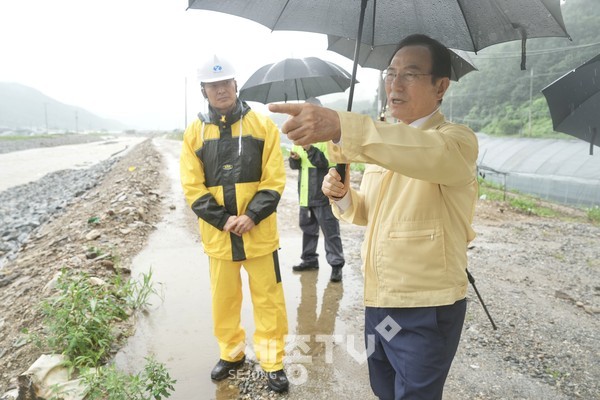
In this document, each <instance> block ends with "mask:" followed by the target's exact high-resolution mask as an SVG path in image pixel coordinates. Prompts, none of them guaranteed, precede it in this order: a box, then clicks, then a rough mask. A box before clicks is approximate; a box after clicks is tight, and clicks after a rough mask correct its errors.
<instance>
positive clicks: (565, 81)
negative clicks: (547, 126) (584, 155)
mask: <svg viewBox="0 0 600 400" xmlns="http://www.w3.org/2000/svg"><path fill="white" fill-rule="evenodd" d="M542 93H543V94H544V96H545V97H546V102H548V107H549V108H550V116H551V117H552V125H553V126H554V130H555V131H558V132H563V133H566V134H569V135H572V136H575V137H576V138H579V139H582V140H585V141H586V142H589V143H590V155H592V154H593V153H594V145H596V146H600V135H598V128H599V127H600V54H599V55H597V56H596V57H594V58H592V59H591V60H589V61H588V62H586V63H585V64H582V65H580V66H579V67H577V68H575V69H573V70H572V71H569V72H567V73H566V74H565V75H563V76H561V77H560V78H558V79H557V80H556V81H554V82H552V83H551V84H550V85H548V86H546V87H545V88H543V89H542Z"/></svg>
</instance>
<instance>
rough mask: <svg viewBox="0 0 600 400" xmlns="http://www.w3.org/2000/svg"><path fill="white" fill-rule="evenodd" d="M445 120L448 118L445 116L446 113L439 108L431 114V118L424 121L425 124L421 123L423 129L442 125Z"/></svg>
mask: <svg viewBox="0 0 600 400" xmlns="http://www.w3.org/2000/svg"><path fill="white" fill-rule="evenodd" d="M445 122H446V118H445V117H444V114H442V113H441V112H440V110H439V109H438V110H437V111H436V112H434V113H433V114H432V115H431V117H429V119H428V120H427V121H425V122H423V124H422V125H421V129H423V130H427V129H433V128H437V127H438V126H440V125H442V124H443V123H445Z"/></svg>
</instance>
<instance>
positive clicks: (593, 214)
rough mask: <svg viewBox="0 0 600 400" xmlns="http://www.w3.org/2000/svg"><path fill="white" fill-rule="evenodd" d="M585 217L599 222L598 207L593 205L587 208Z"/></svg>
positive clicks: (599, 210)
mask: <svg viewBox="0 0 600 400" xmlns="http://www.w3.org/2000/svg"><path fill="white" fill-rule="evenodd" d="M587 217H588V219H589V220H590V221H592V222H594V223H600V207H598V206H594V207H592V208H589V209H588V210H587Z"/></svg>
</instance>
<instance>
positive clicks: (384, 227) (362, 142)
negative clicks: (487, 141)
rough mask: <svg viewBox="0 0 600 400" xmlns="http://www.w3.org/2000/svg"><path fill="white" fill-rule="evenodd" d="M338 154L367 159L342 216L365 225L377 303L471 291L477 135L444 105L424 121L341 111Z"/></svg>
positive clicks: (371, 300) (420, 301)
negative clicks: (447, 114) (449, 116)
mask: <svg viewBox="0 0 600 400" xmlns="http://www.w3.org/2000/svg"><path fill="white" fill-rule="evenodd" d="M339 116H340V121H341V128H342V140H341V147H339V146H335V145H333V144H331V143H330V151H329V154H330V155H331V158H332V160H334V161H337V162H347V161H354V162H364V163H368V164H369V165H368V166H367V167H366V169H365V172H364V176H363V179H362V182H361V186H360V191H355V190H351V196H352V206H351V207H350V208H349V209H347V210H345V212H344V213H343V214H341V215H340V212H339V209H338V208H337V207H336V206H334V207H333V209H334V213H336V216H338V217H339V218H341V219H343V220H345V221H347V222H350V223H354V224H358V225H366V226H367V231H366V233H365V240H364V242H363V245H362V249H361V254H362V259H363V272H364V278H365V287H364V301H365V305H366V306H371V307H428V306H439V305H448V304H453V303H454V302H456V301H457V300H460V299H462V298H464V297H465V296H466V292H467V283H468V281H467V275H466V271H465V270H466V268H467V245H468V243H469V242H470V241H472V240H473V239H474V238H475V232H474V231H473V229H472V227H471V223H472V221H473V215H474V212H475V204H476V201H477V191H478V186H477V172H476V161H477V154H478V142H477V137H476V135H475V134H474V133H473V131H471V130H470V129H469V128H468V127H466V126H463V125H457V124H453V123H450V122H447V121H446V120H445V119H444V116H443V115H442V114H441V113H440V112H436V113H435V114H433V115H432V116H431V117H430V118H429V119H428V120H427V121H426V122H425V123H424V124H423V126H421V128H413V127H411V126H408V125H406V124H403V123H399V124H389V123H381V122H373V121H372V120H371V119H370V118H369V117H368V116H362V115H357V114H350V113H339Z"/></svg>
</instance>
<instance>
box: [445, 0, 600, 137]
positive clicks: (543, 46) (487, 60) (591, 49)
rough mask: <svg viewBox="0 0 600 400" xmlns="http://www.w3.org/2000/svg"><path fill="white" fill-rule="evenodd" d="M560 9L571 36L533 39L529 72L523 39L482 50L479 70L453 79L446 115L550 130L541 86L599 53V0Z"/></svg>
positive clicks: (570, 0) (522, 131)
mask: <svg viewBox="0 0 600 400" xmlns="http://www.w3.org/2000/svg"><path fill="white" fill-rule="evenodd" d="M561 9H562V14H563V18H564V22H565V26H566V28H567V32H568V33H569V34H570V35H571V38H572V39H573V41H569V40H568V39H565V38H538V39H529V40H528V41H527V70H525V71H521V70H520V64H521V43H520V42H510V43H504V44H498V45H494V46H491V47H489V48H487V49H484V50H482V51H480V52H479V53H478V54H477V55H476V56H474V57H473V61H474V63H475V65H476V66H477V68H478V69H479V71H475V72H471V73H470V74H468V75H466V76H465V77H464V78H462V79H461V80H460V82H458V83H456V82H454V83H453V84H452V85H451V87H450V89H449V91H448V93H447V94H446V96H444V103H443V105H442V111H443V112H444V114H445V115H446V117H448V118H451V119H452V120H454V121H456V122H463V123H466V124H468V125H469V126H471V127H472V128H473V129H474V130H476V131H481V132H486V133H489V134H501V135H521V136H547V135H548V134H549V133H552V132H553V129H552V121H551V119H550V113H549V111H548V106H547V103H546V99H545V97H544V95H543V94H542V93H541V89H542V88H544V87H545V86H547V85H548V84H550V83H552V82H554V80H556V79H557V78H559V77H560V76H562V75H563V74H565V73H566V72H568V71H570V70H571V69H573V68H575V67H577V66H579V65H581V64H583V63H584V62H586V61H588V60H589V59H591V58H592V57H594V56H596V55H598V54H599V53H600V0H567V1H566V3H565V4H563V5H562V6H561ZM599 73H600V71H599ZM530 93H531V96H530ZM530 110H531V127H530V124H529V115H530Z"/></svg>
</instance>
